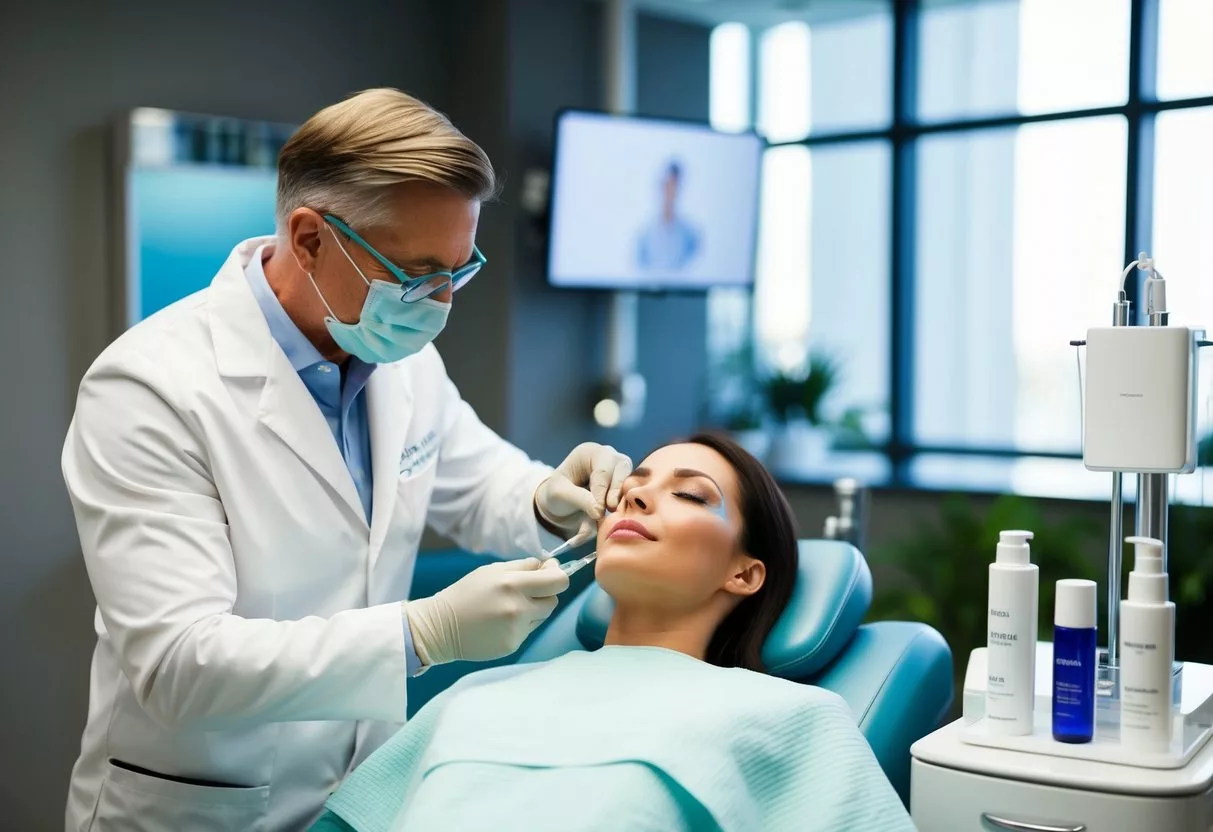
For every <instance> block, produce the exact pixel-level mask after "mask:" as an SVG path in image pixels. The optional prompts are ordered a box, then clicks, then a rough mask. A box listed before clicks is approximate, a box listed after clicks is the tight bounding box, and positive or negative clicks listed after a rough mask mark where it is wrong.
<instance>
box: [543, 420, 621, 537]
mask: <svg viewBox="0 0 1213 832" xmlns="http://www.w3.org/2000/svg"><path fill="white" fill-rule="evenodd" d="M631 473H632V460H630V459H628V458H627V457H626V456H624V455H623V454H621V453H619V451H617V450H615V449H614V448H612V447H611V446H610V445H599V444H598V443H597V442H583V443H582V444H580V445H578V446H577V447H576V448H574V449H573V452H572V453H571V454H569V455H568V457H567V458H566V459H565V461H564V462H562V463H560V466H559V467H558V468H557V469H556V470H555V471H554V472H553V473H552V475H551V476H550V477H548V478H547V479H546V480H544V481H543V482H541V483H540V484H539V487H538V488H537V489H535V513H536V514H537V515H538V516H539V519H540V520H543V521H544V523H545V524H546V525H548V526H550V527H551V529H550V530H551V531H553V532H555V533H558V534H560V535H561V536H562V537H565V538H574V537H575V538H576V539H578V541H579V542H584V541H586V540H589V539H590V538H591V537H592V536H593V535H594V532H595V530H596V529H597V528H598V521H599V520H601V519H602V514H603V509H604V508H605V509H610V510H612V511H614V510H615V509H616V508H617V507H618V506H619V492H620V489H621V488H622V487H623V481H624V480H625V479H627V478H628V476H629V475H630V474H631Z"/></svg>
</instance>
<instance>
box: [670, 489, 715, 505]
mask: <svg viewBox="0 0 1213 832" xmlns="http://www.w3.org/2000/svg"><path fill="white" fill-rule="evenodd" d="M674 496H675V497H681V498H682V499H684V500H690V501H691V502H692V503H698V504H699V505H701V506H706V505H707V504H708V498H707V497H702V496H700V495H698V494H692V493H691V492H689V491H675V492H674Z"/></svg>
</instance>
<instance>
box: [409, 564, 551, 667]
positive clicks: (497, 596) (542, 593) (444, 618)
mask: <svg viewBox="0 0 1213 832" xmlns="http://www.w3.org/2000/svg"><path fill="white" fill-rule="evenodd" d="M568 587H569V579H568V576H567V575H565V574H564V573H563V572H561V571H560V564H559V563H557V562H556V561H555V560H550V561H547V562H546V563H543V564H542V565H541V564H540V562H539V560H538V559H537V558H526V559H525V560H512V561H502V562H499V563H490V564H487V565H485V566H481V567H480V568H478V569H475V570H473V571H471V572H469V573H468V574H466V575H464V576H463V577H462V578H460V579H459V580H458V581H456V582H455V583H453V584H451V585H450V586H448V587H447V588H446V589H444V590H442V591H441V592H439V593H438V594H437V595H434V596H432V597H430V598H418V599H417V600H416V601H408V602H406V603H405V607H404V612H405V615H407V616H408V620H409V629H410V630H411V632H412V635H413V649H414V650H416V651H417V658H419V659H421V663H422V664H423V665H426V666H427V667H428V666H432V665H436V664H445V663H447V662H452V661H455V660H456V659H468V660H471V661H488V660H490V659H499V658H501V657H502V656H508V655H510V654H511V653H513V652H514V651H515V650H517V649H518V648H519V647H520V646H521V645H522V642H524V641H525V640H526V637H527V636H528V635H530V634H531V631H532V630H534V629H535V628H536V627H538V626H539V625H540V624H541V623H542V622H543V621H544V619H546V618H547V617H548V616H549V615H551V614H552V610H554V609H555V608H556V596H557V594H559V593H561V592H563V591H564V590H566V589H568Z"/></svg>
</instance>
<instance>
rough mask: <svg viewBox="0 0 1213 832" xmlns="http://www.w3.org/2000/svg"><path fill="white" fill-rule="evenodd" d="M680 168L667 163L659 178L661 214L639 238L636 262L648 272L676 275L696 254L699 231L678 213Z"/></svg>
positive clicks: (674, 162)
mask: <svg viewBox="0 0 1213 832" xmlns="http://www.w3.org/2000/svg"><path fill="white" fill-rule="evenodd" d="M681 185H682V165H680V164H679V163H678V162H677V161H670V162H669V164H667V165H666V168H665V172H664V175H663V176H662V178H661V211H660V214H659V215H658V216H657V218H656V219H654V220H652V221H650V222H649V223H648V225H647V226H646V227H645V228H644V230H643V231H642V232H641V234H640V239H639V240H638V242H637V246H636V262H637V263H638V264H639V266H640V268H642V269H646V270H649V271H678V270H680V269H683V268H685V267H686V265H687V264H688V263H690V262H691V261H692V260H694V259H695V256H696V255H697V254H698V253H699V242H700V241H699V237H700V235H699V230H698V229H697V228H695V226H693V225H692V224H691V223H690V222H689V221H687V219H686V218H685V217H683V216H682V215H681V214H679V212H678V192H679V189H680V188H681Z"/></svg>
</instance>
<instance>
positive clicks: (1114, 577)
mask: <svg viewBox="0 0 1213 832" xmlns="http://www.w3.org/2000/svg"><path fill="white" fill-rule="evenodd" d="M1129 309H1130V304H1129V301H1127V300H1126V299H1125V297H1124V293H1123V292H1122V293H1121V295H1120V299H1119V300H1117V301H1116V303H1115V304H1113V305H1112V326H1129ZM1123 487H1124V475H1123V474H1121V473H1120V472H1119V471H1114V472H1113V473H1112V517H1111V522H1110V523H1109V526H1110V539H1109V540H1108V667H1109V668H1114V667H1117V666H1118V664H1119V662H1118V659H1117V653H1118V651H1119V649H1120V568H1121V567H1120V564H1121V558H1122V557H1123V555H1124V549H1123V548H1122V547H1123V546H1124V543H1123V541H1124V529H1123V523H1124V492H1123ZM1140 493H1141V492H1138V494H1139V496H1140ZM1140 516H1141V515H1140V514H1139V515H1138V517H1140Z"/></svg>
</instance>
